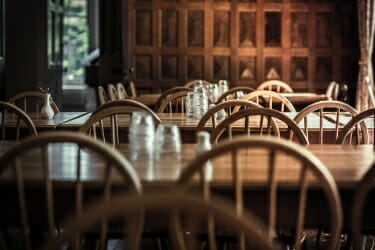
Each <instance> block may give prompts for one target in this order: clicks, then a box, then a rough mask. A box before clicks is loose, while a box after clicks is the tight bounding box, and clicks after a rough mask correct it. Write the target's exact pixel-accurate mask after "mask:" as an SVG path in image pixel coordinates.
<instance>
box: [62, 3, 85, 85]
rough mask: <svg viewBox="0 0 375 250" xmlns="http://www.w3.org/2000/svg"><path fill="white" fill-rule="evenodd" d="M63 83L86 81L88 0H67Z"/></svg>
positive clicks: (76, 83)
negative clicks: (84, 63)
mask: <svg viewBox="0 0 375 250" xmlns="http://www.w3.org/2000/svg"><path fill="white" fill-rule="evenodd" d="M63 36H64V37H63V51H64V56H63V85H78V84H79V85H80V84H83V83H84V72H85V69H84V66H83V65H82V60H83V58H84V57H85V56H86V55H87V53H88V45H89V41H88V24H87V0H66V1H65V7H64V35H63Z"/></svg>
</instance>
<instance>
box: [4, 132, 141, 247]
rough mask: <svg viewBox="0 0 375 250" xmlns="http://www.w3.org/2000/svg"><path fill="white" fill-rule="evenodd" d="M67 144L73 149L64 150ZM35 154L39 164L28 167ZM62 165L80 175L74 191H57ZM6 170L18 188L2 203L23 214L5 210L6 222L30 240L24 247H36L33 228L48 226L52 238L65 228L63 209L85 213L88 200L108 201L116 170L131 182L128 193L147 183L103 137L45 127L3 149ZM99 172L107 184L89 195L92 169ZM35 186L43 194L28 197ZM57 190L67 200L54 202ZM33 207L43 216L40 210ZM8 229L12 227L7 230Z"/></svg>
mask: <svg viewBox="0 0 375 250" xmlns="http://www.w3.org/2000/svg"><path fill="white" fill-rule="evenodd" d="M63 144H64V145H65V146H67V147H71V149H70V150H68V149H66V151H63V149H64V147H62V145H63ZM31 154H32V155H33V159H35V158H36V157H37V159H39V160H36V161H35V164H34V167H31V168H30V167H28V168H26V167H24V165H25V164H23V163H25V162H28V161H29V160H28V159H30V155H31ZM58 157H64V161H67V163H66V164H67V165H66V166H68V168H67V169H63V166H60V165H54V162H53V159H55V158H58ZM27 164H30V162H28V163H27ZM28 166H29V165H28ZM90 169H92V170H90ZM28 171H29V172H30V171H32V172H33V173H34V174H33V175H32V176H34V177H35V180H34V179H25V178H24V177H23V176H24V175H25V176H26V175H27V174H26V172H28ZM62 171H63V172H64V173H65V175H66V178H67V179H70V180H71V179H73V180H76V182H75V188H74V190H75V191H74V193H71V194H70V193H69V194H64V193H61V192H59V193H57V190H58V189H60V190H61V188H62V187H63V186H61V184H62V183H55V182H54V180H53V176H54V175H55V174H56V173H57V172H62ZM4 173H6V174H8V175H9V174H10V175H11V176H14V180H16V181H15V182H14V184H15V185H14V186H15V188H14V190H13V189H11V190H10V191H9V197H3V198H4V199H5V198H6V199H7V203H3V205H7V206H9V211H11V210H15V211H14V212H13V213H19V218H20V220H19V221H12V222H9V221H7V220H6V215H3V216H2V219H1V225H2V226H4V225H9V227H10V228H14V227H16V228H20V229H21V230H22V233H23V238H24V239H23V241H24V243H25V245H24V246H23V247H22V249H27V250H30V249H33V246H32V242H31V237H30V232H32V231H34V230H36V232H43V233H44V232H47V235H48V237H49V238H53V237H55V235H56V233H58V232H59V231H61V229H62V230H64V229H63V228H61V224H62V221H59V220H57V219H56V218H57V214H59V216H58V217H59V218H61V217H67V216H68V215H71V214H75V215H77V216H80V215H81V214H82V213H83V212H84V211H85V209H86V204H88V203H90V202H92V201H96V202H97V201H100V200H102V201H106V202H108V201H109V200H110V198H111V196H112V189H113V188H112V184H113V182H112V181H111V180H113V176H117V178H119V179H118V180H119V181H124V182H125V183H128V184H129V189H128V190H126V189H125V190H123V191H122V192H123V194H124V195H125V194H127V193H132V194H133V193H134V194H137V195H141V194H142V186H141V182H140V180H139V178H138V175H137V173H136V172H135V170H134V168H133V167H132V166H131V164H130V163H129V162H128V161H127V160H126V159H125V158H124V156H123V155H122V154H121V153H119V152H118V151H116V150H113V148H112V147H110V146H108V145H105V144H104V143H102V142H98V141H95V140H94V139H93V138H91V137H89V136H87V135H84V134H80V133H77V132H67V131H54V132H45V133H40V134H38V135H37V136H32V137H28V138H27V139H25V140H23V141H22V143H19V144H15V145H14V146H13V147H11V148H9V149H8V150H7V151H6V152H3V154H2V155H1V157H0V175H3V176H4ZM95 174H98V175H100V176H102V180H101V181H99V182H100V184H102V190H101V191H98V195H97V196H95V197H90V198H89V197H84V190H85V188H87V187H89V186H90V175H95ZM37 183H39V184H37ZM35 184H37V185H40V187H41V188H36V187H35ZM55 191H56V193H55ZM30 192H37V194H39V195H36V194H35V196H34V195H33V197H39V198H40V199H39V198H36V200H35V201H33V200H30V199H29V197H28V193H30ZM58 194H59V195H67V196H66V199H64V204H56V203H55V202H54V196H55V195H58ZM14 197H17V198H14ZM33 212H36V213H37V214H39V216H35V215H34V214H33ZM41 214H45V216H44V217H40V215H41ZM55 215H56V217H55ZM99 228H100V232H101V234H106V232H107V226H106V224H105V223H103V224H102V225H101V226H99ZM5 232H7V231H6V230H5ZM5 235H6V234H5ZM76 236H77V238H76V239H80V237H79V235H76ZM77 243H78V241H77V242H76V244H77ZM100 246H101V247H103V246H105V242H104V241H102V242H100ZM35 249H36V248H35Z"/></svg>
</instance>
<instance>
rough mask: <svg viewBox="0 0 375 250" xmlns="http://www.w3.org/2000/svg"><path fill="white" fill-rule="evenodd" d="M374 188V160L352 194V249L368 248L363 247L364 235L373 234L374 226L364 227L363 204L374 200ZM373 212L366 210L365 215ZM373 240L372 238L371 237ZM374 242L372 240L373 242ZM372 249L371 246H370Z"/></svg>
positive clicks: (374, 231)
mask: <svg viewBox="0 0 375 250" xmlns="http://www.w3.org/2000/svg"><path fill="white" fill-rule="evenodd" d="M374 190H375V162H373V163H372V164H371V166H370V168H369V170H368V171H367V172H366V174H365V175H364V176H363V177H362V179H361V181H360V182H359V184H358V186H357V187H356V191H355V194H354V200H353V203H352V204H353V206H352V217H351V236H352V240H353V249H354V250H362V249H368V248H365V245H364V243H365V239H366V237H365V236H364V235H366V234H370V235H374V233H375V229H374V228H366V227H365V226H364V224H365V223H366V222H365V221H364V219H363V216H364V215H365V210H364V208H365V206H366V204H370V201H373V200H374V192H373V191H374ZM371 214H373V211H368V212H367V215H371ZM372 225H373V224H372ZM373 241H374V239H373ZM373 244H374V242H373ZM370 249H372V248H370Z"/></svg>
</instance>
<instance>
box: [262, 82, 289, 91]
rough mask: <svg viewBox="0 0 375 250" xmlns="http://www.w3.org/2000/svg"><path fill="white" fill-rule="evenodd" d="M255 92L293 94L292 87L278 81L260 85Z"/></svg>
mask: <svg viewBox="0 0 375 250" xmlns="http://www.w3.org/2000/svg"><path fill="white" fill-rule="evenodd" d="M257 90H270V91H275V92H278V93H292V92H294V91H293V89H292V87H291V86H290V85H289V84H288V83H286V82H283V81H280V80H269V81H265V82H263V83H261V84H260V85H259V86H258V87H257Z"/></svg>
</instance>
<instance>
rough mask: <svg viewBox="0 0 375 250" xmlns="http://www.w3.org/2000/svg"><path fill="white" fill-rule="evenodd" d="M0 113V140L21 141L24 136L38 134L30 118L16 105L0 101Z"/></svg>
mask: <svg viewBox="0 0 375 250" xmlns="http://www.w3.org/2000/svg"><path fill="white" fill-rule="evenodd" d="M0 113H1V120H0V125H1V138H0V140H3V141H4V140H19V139H21V138H23V137H24V136H27V135H36V134H37V131H36V127H35V125H34V122H33V121H32V120H31V118H30V116H29V115H28V114H27V113H26V112H24V111H23V110H22V109H20V108H18V107H17V106H16V105H14V104H11V103H8V102H2V101H0ZM25 130H27V132H25ZM11 135H12V136H11ZM13 135H14V136H13Z"/></svg>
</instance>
